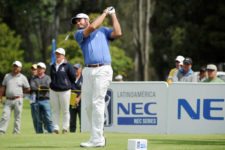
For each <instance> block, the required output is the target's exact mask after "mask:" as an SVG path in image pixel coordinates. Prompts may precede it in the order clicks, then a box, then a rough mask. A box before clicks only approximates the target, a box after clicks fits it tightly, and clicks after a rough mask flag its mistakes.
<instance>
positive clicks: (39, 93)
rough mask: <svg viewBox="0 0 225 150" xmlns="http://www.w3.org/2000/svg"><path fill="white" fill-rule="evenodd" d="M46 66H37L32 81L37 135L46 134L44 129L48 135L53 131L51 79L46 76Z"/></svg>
mask: <svg viewBox="0 0 225 150" xmlns="http://www.w3.org/2000/svg"><path fill="white" fill-rule="evenodd" d="M45 70H46V65H45V64H44V63H43V62H39V63H38V64H37V75H36V76H35V77H34V78H33V79H32V80H31V82H30V86H31V90H32V91H33V92H34V93H35V95H36V96H35V97H36V99H35V100H36V104H37V111H36V115H37V116H38V117H37V122H36V124H35V126H36V133H44V131H43V127H45V128H46V130H47V131H48V133H52V131H53V123H52V116H51V108H50V103H49V90H48V89H49V84H50V82H51V79H50V77H49V76H48V75H46V74H45Z"/></svg>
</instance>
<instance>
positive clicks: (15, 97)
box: [6, 96, 20, 100]
mask: <svg viewBox="0 0 225 150" xmlns="http://www.w3.org/2000/svg"><path fill="white" fill-rule="evenodd" d="M18 98H20V96H13V97H6V99H8V100H15V99H18Z"/></svg>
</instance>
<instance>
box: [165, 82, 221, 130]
mask: <svg viewBox="0 0 225 150" xmlns="http://www.w3.org/2000/svg"><path fill="white" fill-rule="evenodd" d="M224 91H225V84H204V83H196V84H193V83H189V84H188V83H186V84H181V83H180V84H179V83H175V84H172V85H171V86H170V87H169V97H168V101H169V105H168V107H169V116H168V118H169V119H168V133H190V134H201V133H204V134H210V133H225V120H224V117H225V92H224Z"/></svg>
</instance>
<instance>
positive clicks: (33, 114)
mask: <svg viewBox="0 0 225 150" xmlns="http://www.w3.org/2000/svg"><path fill="white" fill-rule="evenodd" d="M36 75H37V64H33V65H32V66H31V78H30V80H29V82H30V83H31V81H32V80H34V78H35V77H36ZM30 108H31V117H32V120H33V126H34V130H35V132H36V133H37V120H38V104H37V103H36V93H35V92H34V91H31V93H30Z"/></svg>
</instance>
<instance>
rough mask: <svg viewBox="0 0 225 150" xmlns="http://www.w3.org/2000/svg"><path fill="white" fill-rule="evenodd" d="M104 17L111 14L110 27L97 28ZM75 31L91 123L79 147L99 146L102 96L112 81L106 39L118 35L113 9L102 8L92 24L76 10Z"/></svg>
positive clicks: (118, 28) (103, 109) (119, 31)
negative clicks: (81, 54) (88, 135)
mask: <svg viewBox="0 0 225 150" xmlns="http://www.w3.org/2000/svg"><path fill="white" fill-rule="evenodd" d="M107 16H110V17H111V20H112V27H113V28H112V29H110V28H107V27H100V26H101V25H102V23H103V21H104V20H105V18H106V17H107ZM71 21H72V24H74V25H76V27H77V29H78V30H77V31H76V32H75V35H74V38H75V40H76V41H77V42H78V44H79V46H80V47H81V49H82V52H83V57H84V63H85V68H84V69H83V72H82V75H83V85H82V93H81V98H82V101H84V102H85V106H86V112H87V116H88V120H89V122H90V125H91V136H90V139H89V140H88V141H87V142H83V143H81V144H80V146H81V147H103V146H105V138H104V136H103V128H104V111H105V100H104V98H105V95H106V91H107V89H108V87H109V85H110V83H111V81H112V74H113V70H112V67H111V55H110V50H109V41H111V40H113V39H116V38H118V37H120V36H121V35H122V32H121V28H120V24H119V22H118V19H117V16H116V13H115V9H114V8H113V7H108V8H106V9H105V10H104V11H103V13H102V14H101V15H100V16H99V17H98V18H97V19H95V20H94V21H93V22H92V23H90V22H89V17H88V16H87V15H86V14H83V13H80V14H77V15H76V16H75V17H73V18H72V19H71Z"/></svg>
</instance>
